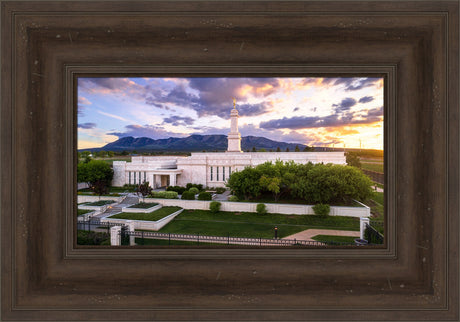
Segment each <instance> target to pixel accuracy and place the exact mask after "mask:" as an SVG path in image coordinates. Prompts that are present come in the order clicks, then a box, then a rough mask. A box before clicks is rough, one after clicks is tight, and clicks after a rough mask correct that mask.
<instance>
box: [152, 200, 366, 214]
mask: <svg viewBox="0 0 460 322" xmlns="http://www.w3.org/2000/svg"><path fill="white" fill-rule="evenodd" d="M145 202H158V203H160V204H162V205H163V206H178V207H181V208H184V209H200V210H209V204H210V203H211V201H203V200H181V199H161V198H145ZM221 204H222V206H221V207H220V210H221V211H241V212H256V207H257V205H258V203H254V202H231V201H221ZM358 204H360V207H337V206H331V212H330V213H329V215H330V216H345V217H358V218H361V217H369V216H370V213H371V211H370V208H369V207H368V206H366V205H364V204H362V203H360V202H358ZM265 205H266V207H267V212H269V213H277V214H285V215H314V212H313V208H312V207H313V206H311V205H296V204H274V203H266V204H265Z"/></svg>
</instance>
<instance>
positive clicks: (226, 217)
mask: <svg viewBox="0 0 460 322" xmlns="http://www.w3.org/2000/svg"><path fill="white" fill-rule="evenodd" d="M275 226H276V227H277V228H278V237H279V238H284V237H287V236H289V235H292V234H295V233H298V232H300V231H303V230H306V229H312V228H315V229H333V230H352V231H359V218H353V217H340V216H328V217H324V216H316V215H308V216H305V215H283V214H264V215H259V214H257V213H235V212H223V211H220V212H217V213H212V212H211V211H207V210H184V211H183V212H182V213H181V214H180V215H178V216H177V217H176V218H175V219H174V220H173V221H172V222H170V223H169V224H167V225H166V226H165V227H163V228H162V229H161V230H160V231H159V232H161V233H178V234H191V235H197V234H200V235H207V236H231V237H250V238H273V237H274V227H275Z"/></svg>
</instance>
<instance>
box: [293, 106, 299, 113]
mask: <svg viewBox="0 0 460 322" xmlns="http://www.w3.org/2000/svg"><path fill="white" fill-rule="evenodd" d="M298 110H300V108H298V107H294V109H293V110H292V112H297V111H298Z"/></svg>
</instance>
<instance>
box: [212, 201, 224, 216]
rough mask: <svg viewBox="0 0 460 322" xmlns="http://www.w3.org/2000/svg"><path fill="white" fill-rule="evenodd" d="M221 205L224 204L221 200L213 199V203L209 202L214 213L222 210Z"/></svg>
mask: <svg viewBox="0 0 460 322" xmlns="http://www.w3.org/2000/svg"><path fill="white" fill-rule="evenodd" d="M221 205H222V204H221V203H220V202H219V201H211V203H210V204H209V210H211V212H213V213H216V212H218V211H219V210H220V206H221Z"/></svg>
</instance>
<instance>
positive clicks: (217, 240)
mask: <svg viewBox="0 0 460 322" xmlns="http://www.w3.org/2000/svg"><path fill="white" fill-rule="evenodd" d="M127 234H128V235H130V236H134V237H137V238H142V244H143V242H144V239H159V240H168V241H169V244H170V243H171V241H185V242H191V243H196V244H197V245H199V244H200V243H201V244H220V245H222V244H224V245H247V246H350V245H354V243H341V242H333V241H330V242H321V241H308V240H296V239H269V238H247V237H231V236H206V235H188V234H174V233H158V232H150V231H128V232H127Z"/></svg>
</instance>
